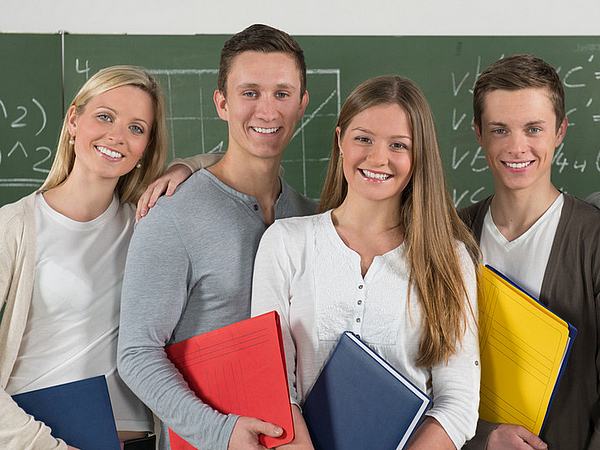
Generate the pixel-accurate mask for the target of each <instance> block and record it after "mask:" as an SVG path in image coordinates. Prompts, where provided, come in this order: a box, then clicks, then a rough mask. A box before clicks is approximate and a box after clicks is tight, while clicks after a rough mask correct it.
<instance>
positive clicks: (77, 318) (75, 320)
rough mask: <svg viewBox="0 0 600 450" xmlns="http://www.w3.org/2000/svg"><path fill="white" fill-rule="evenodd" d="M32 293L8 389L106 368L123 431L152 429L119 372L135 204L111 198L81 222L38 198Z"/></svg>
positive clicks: (69, 378)
mask: <svg viewBox="0 0 600 450" xmlns="http://www.w3.org/2000/svg"><path fill="white" fill-rule="evenodd" d="M35 215H36V216H35V218H36V232H37V258H36V269H35V279H34V288H33V299H32V303H31V307H30V310H29V315H28V318H27V325H26V328H25V333H24V335H23V340H22V343H21V347H20V349H19V355H18V358H17V361H16V363H15V366H14V369H13V372H12V373H11V376H10V379H9V381H8V385H7V387H6V391H7V392H8V393H9V394H11V395H14V394H18V393H22V392H28V391H31V390H34V389H41V388H45V387H49V386H53V385H56V384H62V383H67V382H70V381H76V380H80V379H83V378H88V377H92V376H97V375H105V376H106V379H107V383H108V388H109V392H110V397H111V402H112V406H113V412H114V415H115V419H116V423H117V429H118V430H130V431H150V430H152V429H153V422H152V416H151V414H150V413H149V411H148V410H147V409H146V408H145V406H143V404H142V403H141V402H140V401H139V400H138V399H137V398H136V397H135V396H134V395H133V393H132V392H131V391H130V390H129V388H127V386H126V385H125V384H124V383H123V381H122V380H121V378H120V377H119V375H118V373H117V364H116V355H117V335H118V330H119V313H120V299H121V284H122V280H123V270H124V267H125V258H126V256H127V248H128V245H129V240H130V238H131V234H132V233H133V225H134V223H135V211H134V208H133V206H132V205H129V204H121V203H120V202H119V200H118V198H117V197H114V198H113V201H112V203H111V204H110V206H109V207H108V209H107V210H106V211H105V212H104V213H103V214H102V215H100V216H99V217H97V218H96V219H94V220H92V221H89V222H76V221H74V220H71V219H69V218H68V217H65V216H63V215H62V214H60V213H58V212H57V211H55V210H53V209H52V208H51V207H50V206H49V205H48V204H47V203H46V201H45V199H44V197H43V195H40V194H38V195H37V196H36V198H35Z"/></svg>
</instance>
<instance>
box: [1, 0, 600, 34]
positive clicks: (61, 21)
mask: <svg viewBox="0 0 600 450" xmlns="http://www.w3.org/2000/svg"><path fill="white" fill-rule="evenodd" d="M255 22H260V23H267V24H269V25H272V26H275V27H278V28H281V29H284V30H286V31H287V32H289V33H290V34H296V35H315V34H316V35H363V34H364V35H598V34H600V1H598V0H569V1H565V0H529V1H527V0H503V1H497V0H494V1H493V0H429V1H424V0H369V1H365V0H293V1H290V0H258V1H248V0H235V1H233V0H144V1H141V0H103V1H94V2H91V1H89V0H88V1H86V0H78V1H73V0H54V1H52V2H49V1H39V0H3V1H2V3H1V4H0V31H3V32H27V33H54V32H57V31H61V30H64V31H67V32H71V33H101V34H106V33H129V34H196V33H201V34H230V33H235V32H237V31H239V30H241V29H243V28H245V27H246V26H247V25H249V24H251V23H255Z"/></svg>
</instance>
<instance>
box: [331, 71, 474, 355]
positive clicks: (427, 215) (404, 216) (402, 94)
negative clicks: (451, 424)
mask: <svg viewBox="0 0 600 450" xmlns="http://www.w3.org/2000/svg"><path fill="white" fill-rule="evenodd" d="M386 104H396V105H399V106H400V107H401V108H402V109H403V110H404V111H406V113H407V114H408V116H409V120H410V123H411V127H412V134H413V147H412V152H413V173H412V177H411V179H410V181H409V183H408V185H407V186H406V188H405V189H404V191H403V192H402V200H401V204H400V205H398V207H399V208H400V217H401V220H402V223H401V225H402V228H403V230H404V242H405V248H406V257H407V261H408V265H409V268H410V278H409V279H410V283H409V291H408V293H407V295H408V298H410V289H411V288H410V286H411V285H412V283H414V285H415V286H416V291H417V297H418V300H419V304H420V306H421V310H422V313H423V314H422V316H423V323H422V325H423V334H422V340H421V342H420V346H419V357H418V360H417V364H418V365H420V366H426V367H428V366H432V365H434V364H436V363H438V362H440V361H445V362H447V361H448V358H449V357H450V356H451V355H452V354H454V353H456V351H457V346H458V345H460V344H461V342H462V337H463V335H464V332H465V330H466V326H467V318H468V315H469V314H473V311H472V310H471V307H470V304H469V303H466V302H465V300H464V299H465V298H466V296H467V291H466V287H465V283H464V281H463V278H462V270H461V265H460V263H459V257H458V254H457V251H456V241H457V240H458V241H461V242H463V243H464V244H465V246H466V248H467V251H468V252H469V254H470V255H471V258H472V260H473V263H474V264H476V263H477V262H478V260H479V250H478V248H477V244H476V243H475V241H474V239H473V238H472V236H471V234H470V233H469V231H468V229H467V228H466V227H465V225H464V224H463V222H462V221H461V220H460V218H459V217H458V214H457V213H456V209H455V208H454V205H453V203H452V199H451V197H450V194H449V192H448V188H447V186H446V182H445V178H444V172H443V168H442V162H441V158H440V153H439V148H438V143H437V138H436V133H435V126H434V122H433V117H432V114H431V110H430V108H429V104H428V103H427V100H426V99H425V97H424V96H423V93H422V92H421V90H420V89H419V88H418V86H417V85H416V84H415V83H413V82H412V81H411V80H409V79H407V78H403V77H399V76H394V75H387V76H381V77H377V78H372V79H370V80H367V81H365V82H364V83H362V84H361V85H360V86H358V87H357V88H356V89H355V90H354V91H353V92H352V93H351V94H350V95H349V96H348V99H347V100H346V102H345V103H344V106H343V107H342V110H341V111H340V116H339V118H338V123H337V126H339V127H340V129H341V133H340V135H341V136H343V135H344V133H345V131H346V129H347V128H348V125H349V124H350V122H351V121H352V119H353V118H354V117H355V116H356V115H357V114H359V113H361V112H362V111H365V110H366V109H368V108H371V107H373V106H377V105H386ZM339 154H340V147H339V142H338V138H337V136H334V141H333V149H332V153H331V160H330V163H329V169H328V172H327V178H326V180H325V186H324V188H323V193H322V195H321V202H320V205H319V210H320V211H321V212H324V211H328V210H330V209H332V208H337V207H338V206H340V205H341V204H342V202H343V201H344V199H345V198H346V194H347V192H348V183H347V181H346V179H345V178H344V172H343V168H342V158H341V157H340V156H339ZM471 300H475V299H471Z"/></svg>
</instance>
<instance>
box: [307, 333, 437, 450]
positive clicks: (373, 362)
mask: <svg viewBox="0 0 600 450" xmlns="http://www.w3.org/2000/svg"><path fill="white" fill-rule="evenodd" d="M430 403H431V399H430V398H429V397H428V396H427V395H425V394H424V393H423V392H421V390H419V389H418V388H417V387H416V386H414V385H413V384H412V383H411V382H410V381H408V380H407V379H406V378H405V377H404V376H403V375H402V374H400V373H399V372H398V371H396V370H395V369H394V368H393V367H392V366H390V365H389V364H388V363H387V362H386V361H385V360H384V359H383V358H381V357H380V356H379V355H377V353H375V352H374V351H373V350H372V349H370V348H369V347H368V346H367V345H366V344H365V343H364V342H362V341H361V340H360V339H359V338H358V337H356V336H355V335H354V334H352V333H350V332H348V331H347V332H345V333H344V334H342V337H341V338H340V340H339V342H338V343H337V345H336V347H335V349H334V350H333V353H332V354H331V356H330V358H329V360H328V361H327V363H326V364H325V366H324V367H323V369H322V371H321V373H320V375H319V377H318V378H317V381H316V382H315V384H314V386H313V388H312V389H311V391H310V393H309V394H308V396H307V398H306V401H305V402H304V405H303V406H302V412H303V416H304V419H305V421H306V425H307V427H308V430H309V432H310V436H311V439H312V442H313V445H314V447H315V449H316V450H356V449H377V450H396V449H402V448H403V447H404V446H405V445H406V443H407V442H408V440H409V439H410V437H411V436H412V434H413V432H414V431H415V430H416V428H417V426H418V425H419V423H420V421H421V419H422V418H423V415H424V414H425V412H426V411H427V409H428V407H429V405H430Z"/></svg>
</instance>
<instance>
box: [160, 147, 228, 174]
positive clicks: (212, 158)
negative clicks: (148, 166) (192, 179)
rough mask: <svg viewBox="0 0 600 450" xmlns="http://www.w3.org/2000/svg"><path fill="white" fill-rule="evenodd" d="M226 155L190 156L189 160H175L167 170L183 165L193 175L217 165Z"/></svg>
mask: <svg viewBox="0 0 600 450" xmlns="http://www.w3.org/2000/svg"><path fill="white" fill-rule="evenodd" d="M224 154H225V153H224V152H216V153H206V154H199V155H194V156H190V157H188V158H185V159H183V158H175V159H174V160H173V161H171V162H170V163H169V165H168V166H167V169H169V168H171V167H172V166H174V165H176V164H183V165H184V166H186V167H188V168H189V169H190V170H191V171H192V173H194V172H197V171H199V170H200V169H203V168H205V167H210V166H212V165H213V164H216V163H217V162H219V161H220V160H221V158H222V157H223V155H224Z"/></svg>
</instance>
